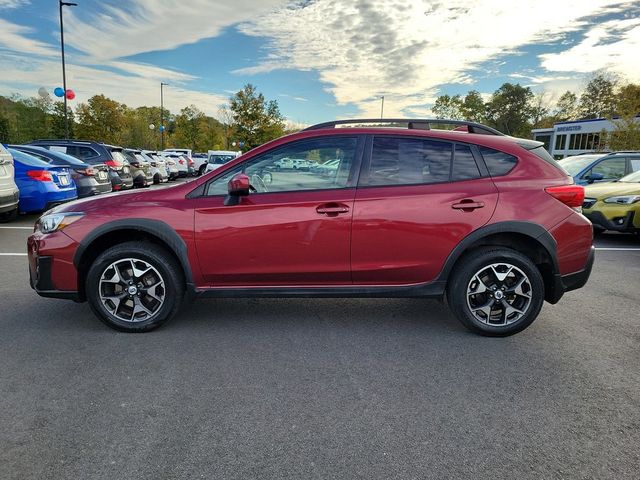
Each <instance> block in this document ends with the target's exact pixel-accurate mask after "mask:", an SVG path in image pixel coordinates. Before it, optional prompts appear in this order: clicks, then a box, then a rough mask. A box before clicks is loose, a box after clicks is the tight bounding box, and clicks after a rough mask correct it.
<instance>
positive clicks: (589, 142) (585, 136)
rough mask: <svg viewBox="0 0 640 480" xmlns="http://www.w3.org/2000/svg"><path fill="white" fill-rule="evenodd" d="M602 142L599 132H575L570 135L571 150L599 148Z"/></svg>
mask: <svg viewBox="0 0 640 480" xmlns="http://www.w3.org/2000/svg"><path fill="white" fill-rule="evenodd" d="M601 143H604V142H601V139H600V134H599V133H574V134H572V135H571V136H570V137H569V150H598V149H600V146H601ZM556 149H557V147H556Z"/></svg>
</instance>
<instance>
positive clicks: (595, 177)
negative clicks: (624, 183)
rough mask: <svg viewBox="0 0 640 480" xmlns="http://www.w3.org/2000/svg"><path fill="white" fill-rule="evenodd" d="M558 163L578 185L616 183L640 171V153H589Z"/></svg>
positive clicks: (567, 158)
mask: <svg viewBox="0 0 640 480" xmlns="http://www.w3.org/2000/svg"><path fill="white" fill-rule="evenodd" d="M558 163H560V165H561V166H562V168H564V169H565V170H566V172H567V173H568V174H569V175H571V176H572V177H573V180H574V181H575V182H576V185H590V184H592V183H599V182H615V181H616V180H618V179H620V178H622V177H624V176H626V175H629V174H630V173H633V172H637V171H639V170H640V152H613V153H589V154H585V155H576V156H575V157H566V158H563V159H562V160H558Z"/></svg>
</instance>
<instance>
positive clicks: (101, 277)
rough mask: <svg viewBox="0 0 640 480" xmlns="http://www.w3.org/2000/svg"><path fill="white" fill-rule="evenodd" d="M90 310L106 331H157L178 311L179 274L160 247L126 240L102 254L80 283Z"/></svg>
mask: <svg viewBox="0 0 640 480" xmlns="http://www.w3.org/2000/svg"><path fill="white" fill-rule="evenodd" d="M86 292H87V299H88V300H89V305H90V306H91V309H92V310H93V312H94V313H95V314H96V315H97V316H98V317H99V318H100V320H102V321H103V322H104V323H105V324H107V325H108V326H109V327H111V328H114V329H116V330H120V331H124V332H146V331H149V330H153V329H154V328H157V327H159V326H160V325H162V324H163V323H165V322H166V321H168V320H169V319H170V318H171V317H173V316H174V315H175V313H176V312H177V311H178V309H179V308H180V304H181V303H182V297H183V296H184V280H183V276H182V270H181V269H180V267H179V265H178V264H177V262H176V260H175V258H173V256H172V255H171V254H169V253H168V252H167V251H166V250H165V249H164V248H162V247H160V246H158V245H155V244H152V243H148V242H127V243H122V244H120V245H115V246H113V247H111V248H109V249H107V250H106V251H104V252H103V253H102V254H101V255H99V256H98V258H97V259H96V260H95V262H94V263H93V265H91V268H90V269H89V272H88V273H87V279H86Z"/></svg>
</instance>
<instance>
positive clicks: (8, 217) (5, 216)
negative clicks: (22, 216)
mask: <svg viewBox="0 0 640 480" xmlns="http://www.w3.org/2000/svg"><path fill="white" fill-rule="evenodd" d="M17 217H18V208H17V207H16V208H15V209H14V210H11V211H10V212H4V213H0V223H6V222H11V221H13V220H15V219H16V218H17Z"/></svg>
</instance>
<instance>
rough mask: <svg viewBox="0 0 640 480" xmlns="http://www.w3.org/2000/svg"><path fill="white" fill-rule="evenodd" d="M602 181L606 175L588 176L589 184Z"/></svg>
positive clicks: (595, 174)
mask: <svg viewBox="0 0 640 480" xmlns="http://www.w3.org/2000/svg"><path fill="white" fill-rule="evenodd" d="M601 180H604V175H603V174H601V173H591V174H589V175H588V176H587V181H588V182H589V183H593V182H599V181H601Z"/></svg>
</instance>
